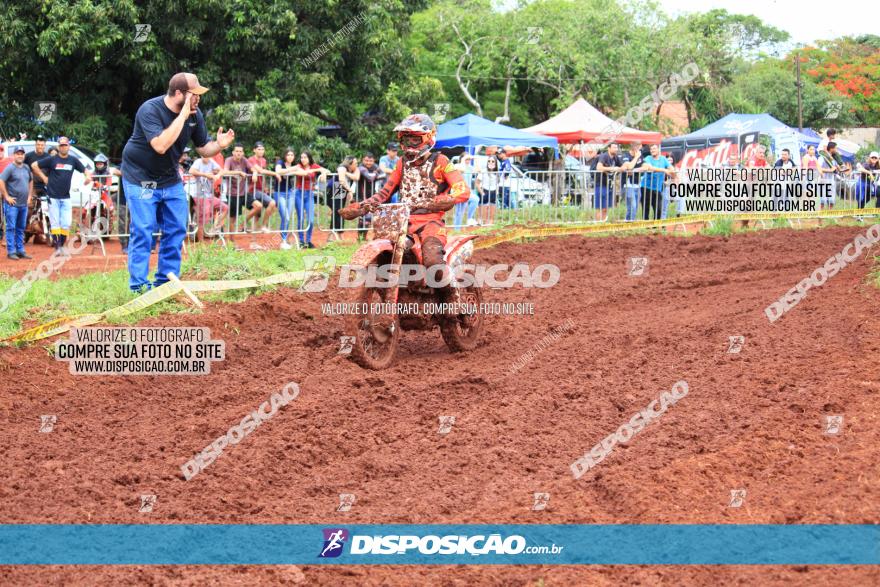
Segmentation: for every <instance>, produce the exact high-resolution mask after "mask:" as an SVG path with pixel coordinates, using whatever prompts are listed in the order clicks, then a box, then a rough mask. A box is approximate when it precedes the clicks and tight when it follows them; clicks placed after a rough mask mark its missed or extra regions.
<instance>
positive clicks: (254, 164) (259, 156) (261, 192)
mask: <svg viewBox="0 0 880 587" xmlns="http://www.w3.org/2000/svg"><path fill="white" fill-rule="evenodd" d="M265 155H266V146H265V145H263V143H262V142H261V141H257V142H256V143H255V144H254V154H253V155H252V156H251V157H250V158H248V163H249V164H250V166H251V171H252V172H253V174H254V178H255V179H254V201H256V202H259V203H260V205H261V206H262V210H263V221H262V224H263V228H262V231H263V232H269V218H271V217H272V214H274V213H275V208H276V205H275V199H274V198H272V196H270V195H269V194H271V193H272V191H273V190H272V189H271V187H272V186H271V183H270V185H269V188H268V189H263V176H264V175H268V176H270V177H274V178H275V180H276V181H277V182H279V184H280V183H281V175H280V174H278V173H275V172H274V171H272V170H271V169H269V168H268V167H267V165H266V157H265ZM270 182H271V180H270Z"/></svg>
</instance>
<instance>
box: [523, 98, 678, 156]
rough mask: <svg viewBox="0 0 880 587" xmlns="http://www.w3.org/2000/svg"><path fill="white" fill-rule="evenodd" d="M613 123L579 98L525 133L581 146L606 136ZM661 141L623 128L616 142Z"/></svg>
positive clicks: (656, 135)
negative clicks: (581, 143) (580, 144)
mask: <svg viewBox="0 0 880 587" xmlns="http://www.w3.org/2000/svg"><path fill="white" fill-rule="evenodd" d="M613 122H614V121H613V120H611V119H610V118H608V117H607V116H605V115H604V114H602V113H601V112H599V111H598V110H596V109H595V108H594V107H593V106H591V105H590V103H589V102H587V101H586V100H584V99H583V98H579V99H578V101H577V102H575V103H574V104H572V105H571V106H569V107H568V108H566V109H565V110H563V111H562V112H560V113H559V114H557V115H556V116H554V117H552V118H550V119H549V120H545V121H544V122H542V123H541V124H536V125H535V126H530V127H529V128H524V129H522V130H524V131H526V132H533V133H537V134H541V135H546V136H548V137H556V139H557V140H558V141H559V142H560V143H580V142H581V141H583V142H590V141H591V140H593V139H595V138H596V137H598V136H600V135H603V134H604V135H605V136H606V137H607V136H608V134H607V133H609V132H611V131H612V130H613V128H614V126H612V124H613ZM662 138H663V136H662V135H661V134H660V133H659V132H651V131H644V130H638V129H635V128H629V127H624V128H623V130H622V132H621V133H620V134H618V135H616V138H615V139H614V141H615V142H617V143H631V142H633V141H639V142H641V143H642V144H646V145H651V144H660V140H661V139H662Z"/></svg>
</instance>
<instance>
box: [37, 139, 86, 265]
mask: <svg viewBox="0 0 880 587" xmlns="http://www.w3.org/2000/svg"><path fill="white" fill-rule="evenodd" d="M31 170H32V171H33V172H34V175H36V176H37V177H38V178H39V179H40V180H41V181H42V182H43V183H44V184H46V194H47V195H48V196H49V224H50V225H51V226H52V244H53V246H54V247H55V249H56V250H58V251H61V253H62V254H65V253H64V243H66V242H67V234H68V233H69V232H70V221H71V208H70V182H71V180H72V179H73V172H74V171H79V172H80V173H82V174H83V175H84V176H85V177H84V179H83V184H84V185H89V183H91V181H92V172H91V171H89V170H88V169H86V167H85V165H83V164H82V161H80V160H79V159H77V158H76V157H71V156H70V139H68V138H67V137H61V138H59V139H58V154H57V155H52V156H51V157H43V158H42V159H40V160H39V161H35V162H34V164H33V165H32V166H31Z"/></svg>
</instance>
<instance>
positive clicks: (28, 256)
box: [16, 251, 33, 259]
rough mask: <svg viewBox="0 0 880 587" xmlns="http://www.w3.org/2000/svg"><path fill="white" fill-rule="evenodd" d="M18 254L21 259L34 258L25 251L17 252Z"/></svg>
mask: <svg viewBox="0 0 880 587" xmlns="http://www.w3.org/2000/svg"><path fill="white" fill-rule="evenodd" d="M16 255H18V258H19V259H33V257H31V256H30V255H28V254H27V253H25V252H24V251H19V252H18V253H16Z"/></svg>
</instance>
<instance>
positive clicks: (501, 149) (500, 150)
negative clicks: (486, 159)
mask: <svg viewBox="0 0 880 587" xmlns="http://www.w3.org/2000/svg"><path fill="white" fill-rule="evenodd" d="M495 152H496V153H498V154H499V155H500V154H501V153H504V154H505V155H506V154H507V151H505V150H504V147H498V150H497V151H495Z"/></svg>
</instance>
